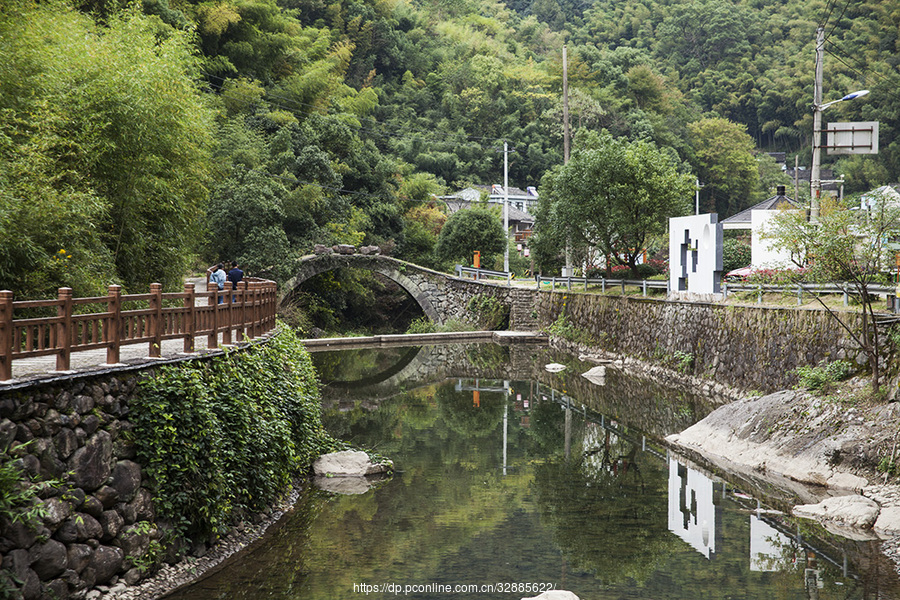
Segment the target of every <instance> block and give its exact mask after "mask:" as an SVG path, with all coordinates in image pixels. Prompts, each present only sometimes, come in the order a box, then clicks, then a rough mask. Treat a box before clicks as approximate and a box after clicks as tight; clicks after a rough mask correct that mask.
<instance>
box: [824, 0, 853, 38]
mask: <svg viewBox="0 0 900 600" xmlns="http://www.w3.org/2000/svg"><path fill="white" fill-rule="evenodd" d="M848 6H850V0H847V1H846V2H844V8H843V10H841V14H840V16H839V17H838V18H837V20H836V21H835V22H834V25H832V26H831V31H830V32H829V33H828V35H827V36H825V39H826V40H827V39H828V38H830V37H831V34H833V33H834V30H835V29H837V26H838V23H840V22H841V19H843V18H844V13H846V12H847V7H848ZM822 27H824V25H823V26H822Z"/></svg>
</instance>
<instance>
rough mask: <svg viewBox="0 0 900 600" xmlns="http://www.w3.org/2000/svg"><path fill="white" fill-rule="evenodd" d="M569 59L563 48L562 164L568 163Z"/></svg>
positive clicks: (569, 133)
mask: <svg viewBox="0 0 900 600" xmlns="http://www.w3.org/2000/svg"><path fill="white" fill-rule="evenodd" d="M570 135H571V132H570V131H569V59H568V55H567V54H566V47H565V46H563V163H564V164H566V163H568V162H569V147H570V137H569V136H570Z"/></svg>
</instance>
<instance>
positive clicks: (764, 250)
mask: <svg viewBox="0 0 900 600" xmlns="http://www.w3.org/2000/svg"><path fill="white" fill-rule="evenodd" d="M777 214H779V211H777V210H754V211H750V229H751V240H750V266H751V267H753V269H754V270H756V269H785V268H789V267H791V266H792V263H791V255H790V253H789V252H786V251H783V250H782V251H779V250H776V249H775V248H773V247H772V240H771V239H768V238H766V237H764V234H765V233H766V232H767V231H769V230H770V229H771V226H772V224H771V220H772V218H773V217H775V215H777Z"/></svg>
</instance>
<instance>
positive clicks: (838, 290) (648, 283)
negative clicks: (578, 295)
mask: <svg viewBox="0 0 900 600" xmlns="http://www.w3.org/2000/svg"><path fill="white" fill-rule="evenodd" d="M456 274H457V276H458V277H463V276H464V274H465V275H468V276H471V277H472V278H473V279H475V280H476V281H479V280H481V279H488V278H494V279H498V278H499V279H505V280H506V284H507V285H510V282H511V281H512V279H513V278H514V277H515V276H514V275H513V274H512V273H506V272H503V271H491V270H488V269H475V268H472V267H463V266H462V265H456ZM534 279H535V281H536V282H537V287H538V289H539V290H540V289H545V287H546V288H549V289H550V290H555V289H556V288H557V287H561V286H564V287H565V288H566V290H569V291H571V290H572V289H573V287H574V286H578V287H579V288H581V289H583V290H584V291H587V290H588V287H589V286H591V285H593V286H599V287H600V291H601V292H602V293H606V290H607V288H613V287H618V288H619V289H620V290H621V292H622V294H625V290H626V288H629V287H632V288H640V290H641V293H642V294H643V295H644V296H647V295H648V290H665V292H666V294H668V293H669V292H670V291H671V289H670V287H669V280H668V279H666V280H659V279H607V278H605V277H597V278H593V277H542V276H541V275H535V276H534ZM898 289H900V286H893V285H870V286H869V292H870V293H871V294H877V295H879V296H885V297H886V300H887V310H889V311H891V312H893V313H895V314H900V300H898V295H900V294H898ZM736 292H756V293H757V298H756V302H757V304H762V297H763V294H768V293H778V294H796V296H797V305H798V306H800V305H802V304H803V296H804V294H806V295H807V296H809V295H818V294H841V295H842V296H843V301H844V306H848V305H849V304H850V296H851V295H857V294H858V292H857V290H856V289H855V288H854V287H853V286H851V285H850V284H848V283H795V284H791V285H774V284H758V283H754V284H750V283H729V282H723V283H722V295H723V297H724V298H725V299H727V298H728V295H729V294H733V293H736Z"/></svg>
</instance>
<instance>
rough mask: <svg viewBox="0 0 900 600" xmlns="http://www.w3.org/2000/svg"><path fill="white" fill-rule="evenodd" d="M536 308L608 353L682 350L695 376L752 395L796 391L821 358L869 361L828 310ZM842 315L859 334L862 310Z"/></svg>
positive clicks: (644, 305)
mask: <svg viewBox="0 0 900 600" xmlns="http://www.w3.org/2000/svg"><path fill="white" fill-rule="evenodd" d="M534 306H535V309H534V310H535V312H536V313H537V317H538V321H539V323H540V324H541V326H543V327H549V326H550V325H551V324H553V322H554V321H556V319H557V318H558V317H559V315H560V314H565V315H566V318H567V320H568V322H569V323H571V324H573V325H574V326H575V327H577V328H579V329H581V330H582V331H584V332H586V333H588V334H590V336H592V337H593V338H594V340H596V345H597V346H598V347H600V348H602V349H605V350H608V351H610V352H615V353H620V354H626V355H630V356H635V357H638V358H643V359H646V360H652V361H669V362H670V363H672V364H674V363H675V362H676V360H675V357H676V353H683V354H681V355H680V356H681V357H683V358H685V361H686V362H688V363H689V365H688V371H689V373H690V374H692V375H698V376H702V377H705V378H709V379H711V380H715V381H718V382H721V383H724V384H727V385H730V386H734V387H738V388H743V389H746V390H758V391H760V392H772V391H775V390H781V389H786V388H790V387H792V386H794V385H795V384H796V383H797V377H796V375H795V374H794V372H793V370H794V369H795V368H796V367H797V366H800V365H816V364H818V363H819V362H820V361H822V360H828V361H833V360H848V361H851V362H855V363H856V364H857V365H865V364H866V362H867V361H866V359H865V356H864V355H862V354H861V351H860V350H859V348H858V347H857V346H856V344H855V342H854V341H853V340H852V339H851V337H850V336H849V334H848V333H847V332H846V331H845V330H844V328H843V327H841V326H840V325H839V324H838V323H837V322H836V321H835V319H834V318H833V317H832V316H830V315H829V314H828V313H827V312H826V311H824V310H816V309H795V308H768V307H752V306H734V305H725V304H711V303H690V302H674V301H665V300H655V299H649V298H643V297H637V298H635V297H627V296H606V295H599V294H581V293H573V292H535V293H534ZM840 318H841V320H842V321H843V322H844V323H845V324H847V326H849V327H850V328H851V329H852V330H854V331H858V330H859V325H860V323H859V321H860V315H859V314H858V313H852V312H846V313H840ZM885 341H886V340H885ZM687 355H690V356H689V357H688V356H687ZM690 359H692V360H690Z"/></svg>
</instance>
